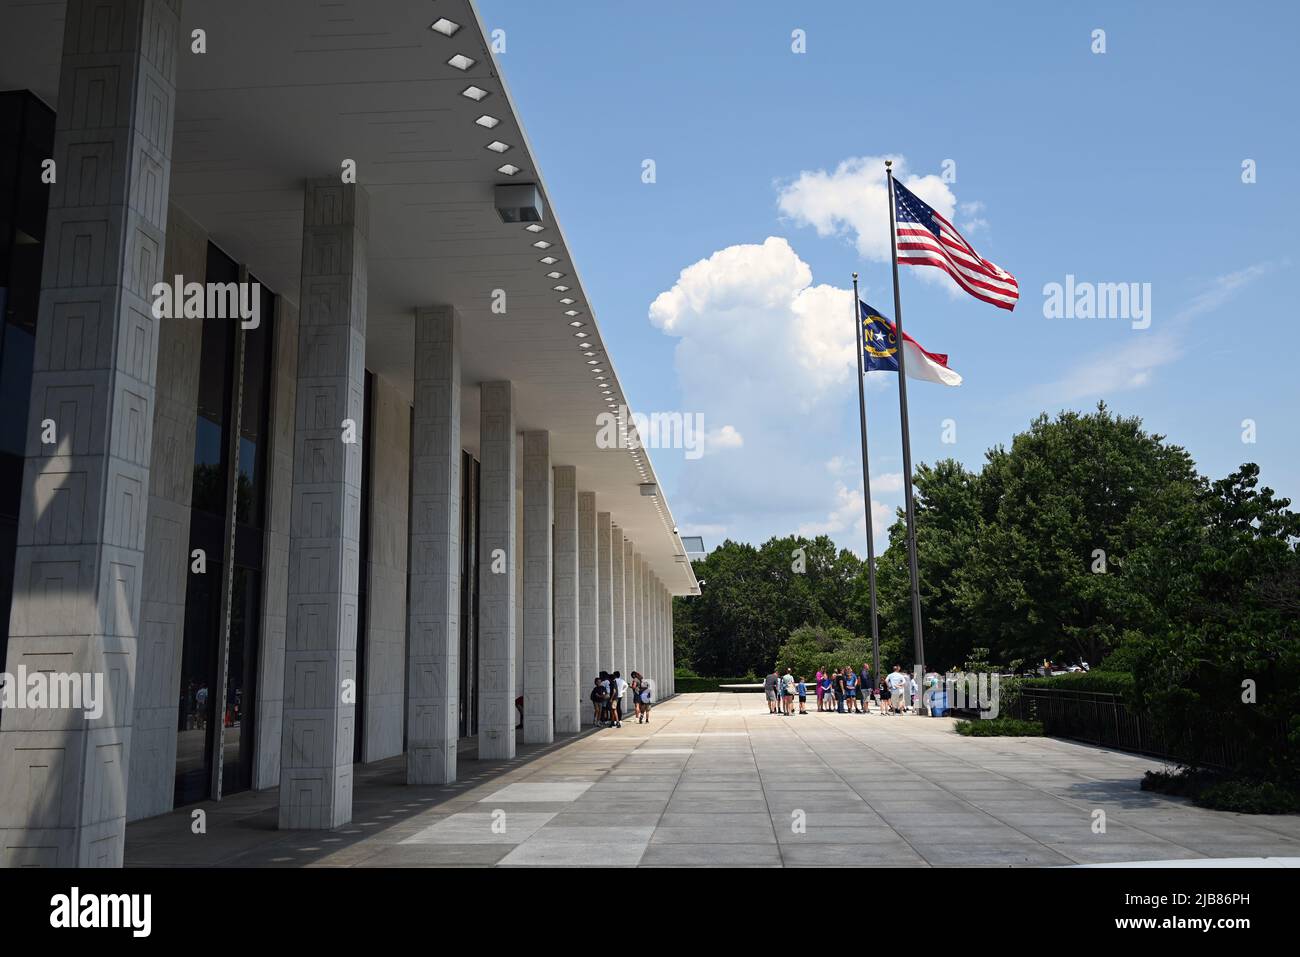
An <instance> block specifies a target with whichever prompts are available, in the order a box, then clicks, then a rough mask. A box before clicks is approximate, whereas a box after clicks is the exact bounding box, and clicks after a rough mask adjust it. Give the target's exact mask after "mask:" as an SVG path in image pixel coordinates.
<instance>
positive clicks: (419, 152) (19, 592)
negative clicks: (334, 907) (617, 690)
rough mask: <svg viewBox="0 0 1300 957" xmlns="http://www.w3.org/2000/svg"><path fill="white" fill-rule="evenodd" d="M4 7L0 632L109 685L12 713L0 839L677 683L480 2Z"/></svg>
mask: <svg viewBox="0 0 1300 957" xmlns="http://www.w3.org/2000/svg"><path fill="white" fill-rule="evenodd" d="M0 17H2V18H3V20H2V22H0V91H3V92H0V311H2V312H3V318H4V324H3V337H2V338H0V398H2V399H3V403H4V406H3V407H4V415H3V417H0V590H3V591H2V593H0V600H2V601H3V604H4V607H5V608H6V609H7V610H8V614H7V615H6V616H3V617H4V620H5V630H4V632H3V634H0V656H2V658H3V661H4V663H5V664H4V680H5V682H6V684H7V685H8V688H9V692H8V693H9V695H10V697H11V698H13V699H14V700H17V698H16V697H15V696H19V695H22V694H25V693H26V692H27V690H28V686H27V685H26V684H25V683H23V681H22V679H21V678H20V676H21V675H29V676H30V675H38V676H45V678H48V679H49V682H50V686H51V687H52V686H53V684H54V681H55V676H62V675H85V676H88V678H90V677H94V678H95V679H96V680H98V681H100V682H101V683H102V684H101V686H102V693H101V694H100V695H99V698H100V701H99V704H100V705H101V706H102V707H100V708H98V709H97V711H98V713H95V712H92V711H90V710H88V709H80V710H78V709H76V708H68V707H52V706H45V705H41V706H31V707H15V706H12V705H10V706H7V707H5V708H4V710H3V712H2V713H0V838H2V839H3V846H2V848H0V860H2V861H3V863H4V864H5V865H9V866H32V865H49V866H120V865H121V862H122V857H123V842H124V832H125V825H126V822H127V821H129V820H136V819H139V818H144V817H149V816H152V815H157V814H161V813H164V812H167V811H169V810H172V809H173V808H176V807H180V806H183V805H186V804H190V803H193V802H196V801H202V800H211V799H220V798H221V797H222V796H223V795H226V794H231V793H234V792H238V791H241V790H247V789H266V788H279V801H280V820H279V823H280V826H281V827H282V828H295V829H328V828H333V827H338V826H340V825H342V824H345V823H347V822H348V821H349V820H350V818H351V805H352V792H351V788H352V770H353V767H354V765H356V764H357V763H359V762H371V761H376V760H380V759H384V758H392V757H395V756H398V755H403V754H404V755H405V758H406V767H407V779H408V781H409V782H410V783H411V784H439V783H445V782H449V781H452V780H455V778H456V776H457V774H458V767H459V766H460V764H461V762H462V761H463V760H464V756H463V755H462V754H461V751H462V750H463V749H464V748H466V747H467V746H472V747H473V749H474V751H475V752H476V756H477V757H478V758H482V759H494V758H509V757H513V755H514V753H515V748H516V744H517V742H518V741H523V742H527V743H546V742H549V741H551V740H553V739H554V736H555V734H556V733H570V732H575V731H578V730H579V729H580V728H581V726H582V725H583V724H589V723H590V721H591V714H590V710H591V709H590V707H589V706H588V704H587V692H588V690H589V689H590V686H591V683H592V680H593V677H594V676H595V674H597V673H598V672H599V671H601V670H608V671H613V670H619V671H621V672H622V673H623V674H624V675H627V674H628V673H630V672H631V671H632V670H634V669H635V670H638V671H640V672H642V673H644V674H646V675H648V676H649V677H650V678H651V679H652V681H653V682H654V684H655V686H656V689H657V693H658V695H659V696H660V697H664V696H667V695H670V694H672V691H673V688H672V685H673V681H672V671H673V660H672V597H673V596H674V595H689V594H696V593H698V585H697V583H696V582H695V579H694V576H693V573H692V571H691V567H690V564H689V561H687V558H686V554H685V550H684V548H683V547H682V543H681V540H680V538H679V537H678V535H677V531H676V528H675V527H674V523H673V520H672V516H671V512H670V511H669V508H668V505H667V503H666V502H665V501H664V499H663V496H662V493H661V492H660V491H659V490H658V483H657V481H656V479H655V477H654V471H653V466H652V464H651V462H650V458H649V456H648V454H647V453H646V451H645V450H644V449H643V448H640V447H638V445H637V443H636V441H635V439H636V436H635V435H628V434H627V433H628V431H629V430H630V429H631V428H632V427H631V425H630V424H629V422H628V421H627V418H626V416H624V415H621V414H619V413H620V410H626V408H627V407H628V406H629V403H628V401H627V397H626V395H625V394H624V392H623V389H622V387H621V385H620V383H619V380H618V376H617V374H616V373H615V370H614V367H613V361H612V357H611V356H610V355H609V354H608V352H607V351H606V350H605V347H604V343H603V339H602V336H601V333H600V330H599V328H598V326H597V325H596V322H595V317H594V315H593V313H592V308H591V305H590V304H589V303H588V302H587V300H586V297H585V294H584V292H583V288H582V284H581V280H580V279H579V277H578V274H577V271H576V267H575V266H574V264H573V263H572V262H571V260H570V259H569V254H568V250H567V245H566V243H565V241H564V237H563V234H562V232H561V230H560V227H559V224H558V223H557V221H556V219H555V216H554V211H553V210H552V209H551V208H550V205H549V202H548V200H547V195H546V190H545V186H544V184H543V182H542V180H541V177H540V174H539V173H538V171H537V168H536V165H535V160H534V157H533V155H532V151H531V149H530V147H529V145H528V142H527V139H526V136H525V135H524V131H523V129H522V127H521V125H520V121H519V119H518V117H517V115H516V111H515V109H514V107H513V105H512V102H511V98H510V94H509V91H508V90H507V88H506V86H505V83H504V80H503V78H502V77H501V74H500V70H499V68H498V64H497V62H496V60H495V58H494V55H493V53H492V51H491V48H490V42H489V34H488V31H487V30H486V29H485V27H484V25H483V24H482V22H481V21H480V19H479V17H478V14H477V11H476V10H475V9H474V7H473V6H472V4H471V3H470V2H469V0H434V2H428V0H365V2H362V0H345V2H341V3H338V4H330V5H328V6H325V7H322V6H320V5H318V4H312V3H307V2H305V0H283V2H277V3H275V4H265V3H259V2H253V0H235V2H218V0H186V2H185V3H184V4H183V5H182V3H181V2H180V0H67V2H66V3H65V4H60V3H55V4H45V5H11V6H8V7H6V8H4V9H3V11H0ZM503 187H504V188H503ZM611 415H612V416H614V419H613V421H615V422H616V423H617V427H616V428H617V432H618V438H619V441H618V442H616V443H614V444H613V446H612V447H607V446H610V443H609V442H608V441H603V440H602V436H607V435H608V431H609V430H608V429H605V428H604V427H603V424H605V425H607V424H608V423H609V422H610V421H611V420H610V418H609V417H610V416H611ZM647 490H650V494H647ZM29 697H30V696H29ZM9 700H10V699H9V698H6V701H9ZM29 703H31V702H29Z"/></svg>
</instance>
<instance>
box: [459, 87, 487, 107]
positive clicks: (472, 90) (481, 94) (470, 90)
mask: <svg viewBox="0 0 1300 957" xmlns="http://www.w3.org/2000/svg"><path fill="white" fill-rule="evenodd" d="M460 95H461V96H466V97H469V98H470V99H471V100H473V101H474V102H475V103H479V102H482V101H483V100H486V99H487V98H488V96H489V94H488V91H487V90H484V89H482V88H481V87H477V86H474V85H473V84H471V85H470V86H467V87H465V89H463V90H461V91H460Z"/></svg>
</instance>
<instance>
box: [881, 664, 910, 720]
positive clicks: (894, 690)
mask: <svg viewBox="0 0 1300 957" xmlns="http://www.w3.org/2000/svg"><path fill="white" fill-rule="evenodd" d="M885 684H887V685H888V686H889V708H890V710H891V711H894V712H895V713H901V712H902V710H903V700H904V699H903V693H904V691H905V690H906V689H907V675H905V674H903V666H902V665H894V670H893V671H892V672H890V674H889V677H888V678H886V679H885Z"/></svg>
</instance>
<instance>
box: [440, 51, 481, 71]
mask: <svg viewBox="0 0 1300 957" xmlns="http://www.w3.org/2000/svg"><path fill="white" fill-rule="evenodd" d="M475 62H476V61H474V60H473V59H471V58H470V57H467V56H465V54H463V53H457V54H456V55H455V56H454V57H452V58H451V59H450V60H448V61H447V66H454V67H455V68H456V69H458V70H468V69H469V68H470V67H472V66H473V65H474V63H475Z"/></svg>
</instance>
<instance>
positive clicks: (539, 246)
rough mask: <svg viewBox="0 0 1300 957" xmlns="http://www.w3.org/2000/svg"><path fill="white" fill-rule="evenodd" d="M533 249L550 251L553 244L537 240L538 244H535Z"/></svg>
mask: <svg viewBox="0 0 1300 957" xmlns="http://www.w3.org/2000/svg"><path fill="white" fill-rule="evenodd" d="M533 248H534V249H550V248H551V244H550V243H548V242H547V241H546V240H545V239H539V240H537V242H535V243H533Z"/></svg>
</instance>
